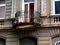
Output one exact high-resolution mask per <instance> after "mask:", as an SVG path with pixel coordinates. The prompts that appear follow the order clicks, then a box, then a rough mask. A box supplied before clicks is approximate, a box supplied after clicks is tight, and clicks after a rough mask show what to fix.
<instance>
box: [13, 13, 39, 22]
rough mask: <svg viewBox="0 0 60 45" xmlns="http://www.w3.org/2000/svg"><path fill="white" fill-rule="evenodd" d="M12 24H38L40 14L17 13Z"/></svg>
mask: <svg viewBox="0 0 60 45" xmlns="http://www.w3.org/2000/svg"><path fill="white" fill-rule="evenodd" d="M14 23H40V14H38V13H37V12H35V13H33V14H29V13H28V12H17V13H16V15H15V21H14Z"/></svg>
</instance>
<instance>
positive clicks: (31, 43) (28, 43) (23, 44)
mask: <svg viewBox="0 0 60 45" xmlns="http://www.w3.org/2000/svg"><path fill="white" fill-rule="evenodd" d="M20 45H37V39H35V38H31V37H26V38H22V39H20Z"/></svg>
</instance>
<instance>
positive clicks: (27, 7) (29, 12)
mask: <svg viewBox="0 0 60 45" xmlns="http://www.w3.org/2000/svg"><path fill="white" fill-rule="evenodd" d="M24 11H25V14H24V17H25V21H27V22H33V17H34V3H25V4H24Z"/></svg>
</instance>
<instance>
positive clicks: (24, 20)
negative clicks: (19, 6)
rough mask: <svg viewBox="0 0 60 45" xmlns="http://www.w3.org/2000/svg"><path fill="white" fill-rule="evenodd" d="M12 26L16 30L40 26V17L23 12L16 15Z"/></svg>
mask: <svg viewBox="0 0 60 45" xmlns="http://www.w3.org/2000/svg"><path fill="white" fill-rule="evenodd" d="M13 27H14V28H15V29H17V30H33V29H37V28H39V27H40V17H39V18H38V16H35V15H34V16H26V15H25V14H24V13H23V14H22V15H19V16H16V18H15V21H14V22H13Z"/></svg>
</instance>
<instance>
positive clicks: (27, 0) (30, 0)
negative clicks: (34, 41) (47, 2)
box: [24, 0, 34, 2]
mask: <svg viewBox="0 0 60 45" xmlns="http://www.w3.org/2000/svg"><path fill="white" fill-rule="evenodd" d="M33 1H34V0H24V2H33Z"/></svg>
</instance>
